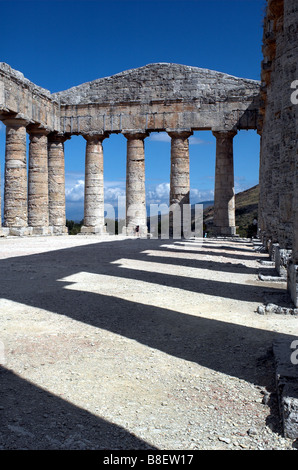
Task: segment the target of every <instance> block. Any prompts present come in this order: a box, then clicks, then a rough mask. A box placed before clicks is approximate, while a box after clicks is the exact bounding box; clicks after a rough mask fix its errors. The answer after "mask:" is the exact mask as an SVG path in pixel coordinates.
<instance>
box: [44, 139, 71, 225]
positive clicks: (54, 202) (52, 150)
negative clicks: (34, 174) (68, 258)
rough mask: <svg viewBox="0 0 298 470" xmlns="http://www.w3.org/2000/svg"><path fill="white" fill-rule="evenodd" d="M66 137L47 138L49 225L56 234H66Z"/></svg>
mask: <svg viewBox="0 0 298 470" xmlns="http://www.w3.org/2000/svg"><path fill="white" fill-rule="evenodd" d="M66 140H67V137H65V136H63V135H59V134H55V133H54V134H50V135H49V137H48V179H49V224H50V226H52V227H53V232H54V233H56V234H63V233H67V229H66V226H65V223H66V215H65V163H64V142H65V141H66Z"/></svg>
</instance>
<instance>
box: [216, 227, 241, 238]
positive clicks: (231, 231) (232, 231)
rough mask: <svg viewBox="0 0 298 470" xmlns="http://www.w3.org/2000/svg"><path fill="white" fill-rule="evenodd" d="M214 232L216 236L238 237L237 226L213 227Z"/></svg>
mask: <svg viewBox="0 0 298 470" xmlns="http://www.w3.org/2000/svg"><path fill="white" fill-rule="evenodd" d="M213 234H214V235H215V236H224V237H237V236H238V235H237V233H236V227H235V226H232V227H216V226H214V227H213Z"/></svg>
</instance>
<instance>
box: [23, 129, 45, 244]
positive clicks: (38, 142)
mask: <svg viewBox="0 0 298 470" xmlns="http://www.w3.org/2000/svg"><path fill="white" fill-rule="evenodd" d="M29 133H30V144H29V181H28V225H29V226H30V227H33V230H34V231H35V233H36V234H40V235H43V234H48V233H49V193H48V138H47V135H48V132H47V131H45V130H41V129H32V130H30V131H29Z"/></svg>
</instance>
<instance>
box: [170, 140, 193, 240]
mask: <svg viewBox="0 0 298 470" xmlns="http://www.w3.org/2000/svg"><path fill="white" fill-rule="evenodd" d="M168 134H169V136H170V137H171V173H170V209H171V211H170V214H169V225H170V234H171V235H175V234H176V235H177V236H178V237H179V238H180V236H181V229H182V225H183V206H184V204H189V203H190V198H189V193H190V181H189V140H188V139H189V137H190V136H191V135H192V134H193V133H192V132H190V131H175V132H168ZM175 211H177V214H178V218H177V217H175V215H174V213H175ZM174 220H175V221H176V220H177V224H178V225H179V226H180V227H175V229H176V230H175V231H174V227H173V224H174ZM179 221H180V222H179ZM176 231H177V233H175V232H176Z"/></svg>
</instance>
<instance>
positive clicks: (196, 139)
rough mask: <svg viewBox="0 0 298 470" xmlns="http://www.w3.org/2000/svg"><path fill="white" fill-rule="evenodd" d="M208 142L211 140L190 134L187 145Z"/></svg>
mask: <svg viewBox="0 0 298 470" xmlns="http://www.w3.org/2000/svg"><path fill="white" fill-rule="evenodd" d="M209 144H211V142H208V141H207V140H203V139H200V138H199V137H195V136H194V135H192V136H190V138H189V145H209Z"/></svg>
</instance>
